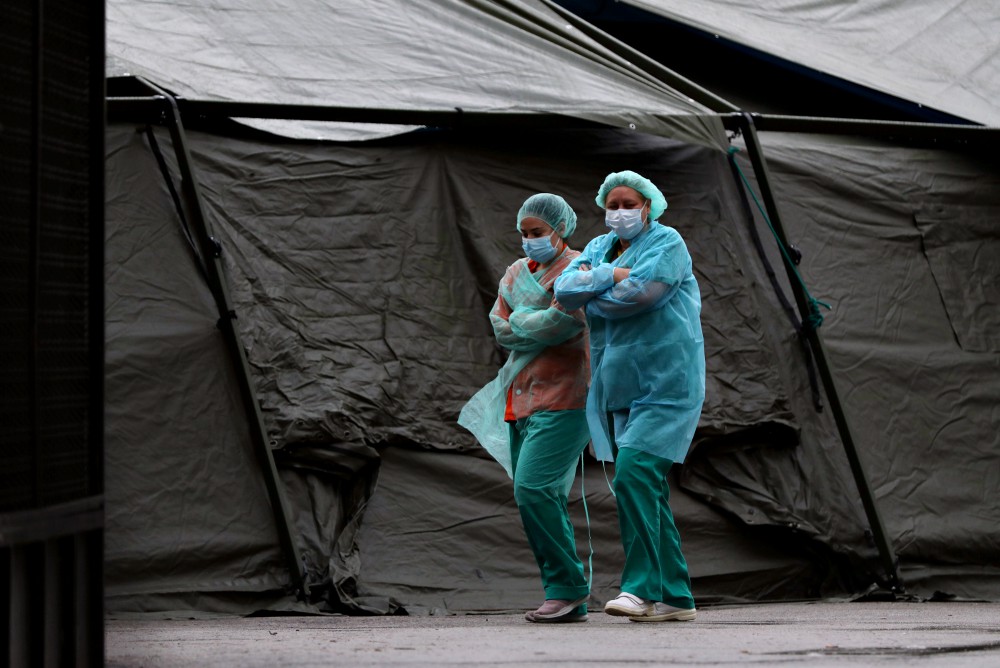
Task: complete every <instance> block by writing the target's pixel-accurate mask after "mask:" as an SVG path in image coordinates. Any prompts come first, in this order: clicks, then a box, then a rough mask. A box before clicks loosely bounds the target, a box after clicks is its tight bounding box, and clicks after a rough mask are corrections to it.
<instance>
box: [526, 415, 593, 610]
mask: <svg viewBox="0 0 1000 668" xmlns="http://www.w3.org/2000/svg"><path fill="white" fill-rule="evenodd" d="M588 441H590V432H589V430H588V428H587V418H586V415H585V413H584V411H582V410H566V411H540V412H538V413H535V414H533V415H531V416H529V417H526V418H522V419H520V420H518V421H517V422H513V423H510V454H511V463H512V469H513V474H514V500H515V501H516V502H517V508H518V510H519V511H520V513H521V522H522V524H523V525H524V533H525V534H526V535H527V537H528V544H529V545H530V546H531V551H532V552H533V553H534V555H535V561H536V562H537V563H538V570H539V571H541V575H542V586H543V587H544V589H545V598H546V600H548V599H562V600H569V601H575V600H577V599H580V598H583V597H585V596H587V595H588V594H589V593H590V589H589V587H588V586H587V579H586V578H585V577H584V574H583V563H582V562H581V561H580V558H579V557H578V556H577V553H576V537H575V536H574V534H573V523H572V522H570V519H569V490H570V487H572V485H573V478H574V475H575V473H576V464H577V462H578V461H579V460H580V454H581V453H582V452H583V449H584V448H585V447H587V442H588ZM586 611H587V605H586V603H584V604H583V605H581V606H580V607H579V608H577V610H576V612H578V613H584V612H586Z"/></svg>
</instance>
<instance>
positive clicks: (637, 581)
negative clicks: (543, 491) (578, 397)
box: [555, 171, 705, 622]
mask: <svg viewBox="0 0 1000 668" xmlns="http://www.w3.org/2000/svg"><path fill="white" fill-rule="evenodd" d="M596 201H597V204H598V205H599V206H600V207H601V208H603V209H604V210H605V222H606V224H607V226H608V227H609V228H610V232H608V233H607V234H605V235H603V236H599V237H597V238H595V239H594V240H593V241H591V242H590V243H589V244H587V247H586V248H585V249H584V251H583V252H582V253H581V254H580V255H579V256H578V257H577V258H575V259H574V260H573V261H572V262H571V263H570V265H569V266H568V267H567V268H566V269H565V270H564V271H563V273H562V274H561V275H560V276H559V278H558V279H556V283H555V295H556V299H557V300H558V301H559V303H561V304H562V305H563V306H564V308H566V309H567V310H572V309H576V308H579V307H585V308H586V313H587V322H588V324H589V325H590V350H591V386H590V391H589V394H588V397H587V408H586V414H587V421H588V424H589V426H590V434H591V438H592V440H593V444H594V450H595V453H596V454H597V456H598V459H601V460H603V461H612V460H613V454H616V455H617V456H616V457H615V458H614V461H615V477H614V483H613V485H614V492H615V497H616V498H617V502H618V519H619V525H620V528H621V539H622V546H623V548H624V550H625V567H624V569H623V571H622V578H621V589H622V591H621V594H619V596H618V597H617V598H615V599H613V600H611V601H609V602H608V603H607V604H606V605H605V607H604V611H605V612H606V613H608V614H611V615H617V616H623V617H627V618H628V619H630V620H632V621H637V622H640V621H641V622H646V621H649V622H659V621H688V620H692V619H694V618H695V615H696V614H697V613H696V610H695V604H694V598H693V596H692V594H691V580H690V577H689V576H688V568H687V562H686V561H685V559H684V554H683V553H682V552H681V540H680V535H679V534H678V532H677V527H676V526H675V524H674V518H673V514H672V513H671V511H670V504H669V499H670V490H669V488H668V486H667V473H668V472H669V471H670V467H671V466H673V465H674V464H675V463H680V462H682V461H684V457H685V455H686V454H687V451H688V448H689V447H690V445H691V439H692V438H693V436H694V431H695V427H697V425H698V418H699V416H700V415H701V407H702V403H703V402H704V398H705V347H704V339H703V338H702V332H701V317H700V314H701V295H700V293H699V291H698V282H697V281H696V280H695V277H694V274H693V273H692V269H691V256H690V254H689V253H688V250H687V247H686V245H685V244H684V240H683V239H682V238H681V235H680V234H678V232H677V230H675V229H673V228H671V227H667V226H666V225H662V224H660V223H659V222H658V219H659V218H660V216H661V215H662V214H663V212H664V211H665V210H666V208H667V201H666V199H665V198H664V196H663V193H661V192H660V190H659V188H657V187H656V186H655V185H653V183H652V182H651V181H649V180H648V179H646V178H644V177H643V176H640V175H639V174H636V173H635V172H631V171H624V172H615V173H612V174H609V175H608V176H607V178H606V179H605V180H604V183H603V184H602V185H601V187H600V189H599V190H598V193H597V198H596ZM612 443H613V444H614V445H615V446H617V448H616V452H615V453H613V451H612V445H611V444H612Z"/></svg>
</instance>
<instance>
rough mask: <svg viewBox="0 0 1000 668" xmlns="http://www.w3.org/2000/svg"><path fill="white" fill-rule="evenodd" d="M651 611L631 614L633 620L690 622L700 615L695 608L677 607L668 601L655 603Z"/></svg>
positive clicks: (630, 618)
mask: <svg viewBox="0 0 1000 668" xmlns="http://www.w3.org/2000/svg"><path fill="white" fill-rule="evenodd" d="M652 608H653V610H652V611H651V612H650V613H647V614H645V615H641V616H638V615H636V616H630V617H629V621H632V622H690V621H693V620H694V618H695V617H697V616H698V611H697V610H696V609H695V608H675V607H674V606H672V605H667V604H666V603H654V604H653V606H652Z"/></svg>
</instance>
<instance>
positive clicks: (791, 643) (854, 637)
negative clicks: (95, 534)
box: [106, 602, 1000, 668]
mask: <svg viewBox="0 0 1000 668" xmlns="http://www.w3.org/2000/svg"><path fill="white" fill-rule="evenodd" d="M106 656H107V663H106V665H107V666H108V668H126V667H127V668H132V667H138V666H142V667H145V668H155V667H158V666H171V667H174V666H177V667H187V666H212V667H213V668H230V667H233V668H235V667H237V666H238V667H240V668H256V667H258V666H260V667H264V666H267V667H271V666H287V667H288V668H304V667H307V666H310V667H311V666H359V667H361V666H484V667H489V666H551V665H559V666H588V665H595V666H596V665H599V666H608V667H611V666H661V665H663V666H667V665H671V666H748V665H757V666H809V667H810V668H827V667H842V666H913V667H917V668H939V667H940V668H944V667H948V668H971V667H973V666H975V667H977V668H978V667H990V668H996V667H998V666H1000V603H911V602H907V603H902V602H899V603H891V602H877V603H876V602H871V603H848V602H816V603H775V604H760V605H741V606H715V607H710V608H704V609H702V610H700V611H699V615H698V619H697V620H695V621H693V622H668V623H656V624H654V623H651V624H636V623H634V622H629V621H628V620H626V619H622V618H616V617H610V616H608V615H605V614H603V613H600V612H598V613H594V612H592V613H591V614H590V621H589V622H587V623H580V624H559V625H541V624H529V623H527V622H525V621H524V620H523V619H522V618H521V616H520V615H513V614H496V615H494V614H489V615H486V614H483V615H464V616H424V617H417V616H413V617H403V616H400V617H345V616H323V617H315V616H314V617H251V618H244V617H236V618H234V617H227V618H215V619H199V620H190V619H188V620H155V619H148V618H147V619H140V620H135V619H108V620H107V621H106Z"/></svg>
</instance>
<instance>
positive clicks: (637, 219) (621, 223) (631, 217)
mask: <svg viewBox="0 0 1000 668" xmlns="http://www.w3.org/2000/svg"><path fill="white" fill-rule="evenodd" d="M604 224H605V225H607V226H608V227H610V228H611V230H612V231H613V232H614V233H615V234H617V235H618V238H620V239H624V240H625V241H629V240H630V239H634V238H635V237H636V235H638V234H639V232H641V231H642V207H640V208H638V209H615V210H609V211H606V212H605V213H604Z"/></svg>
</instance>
